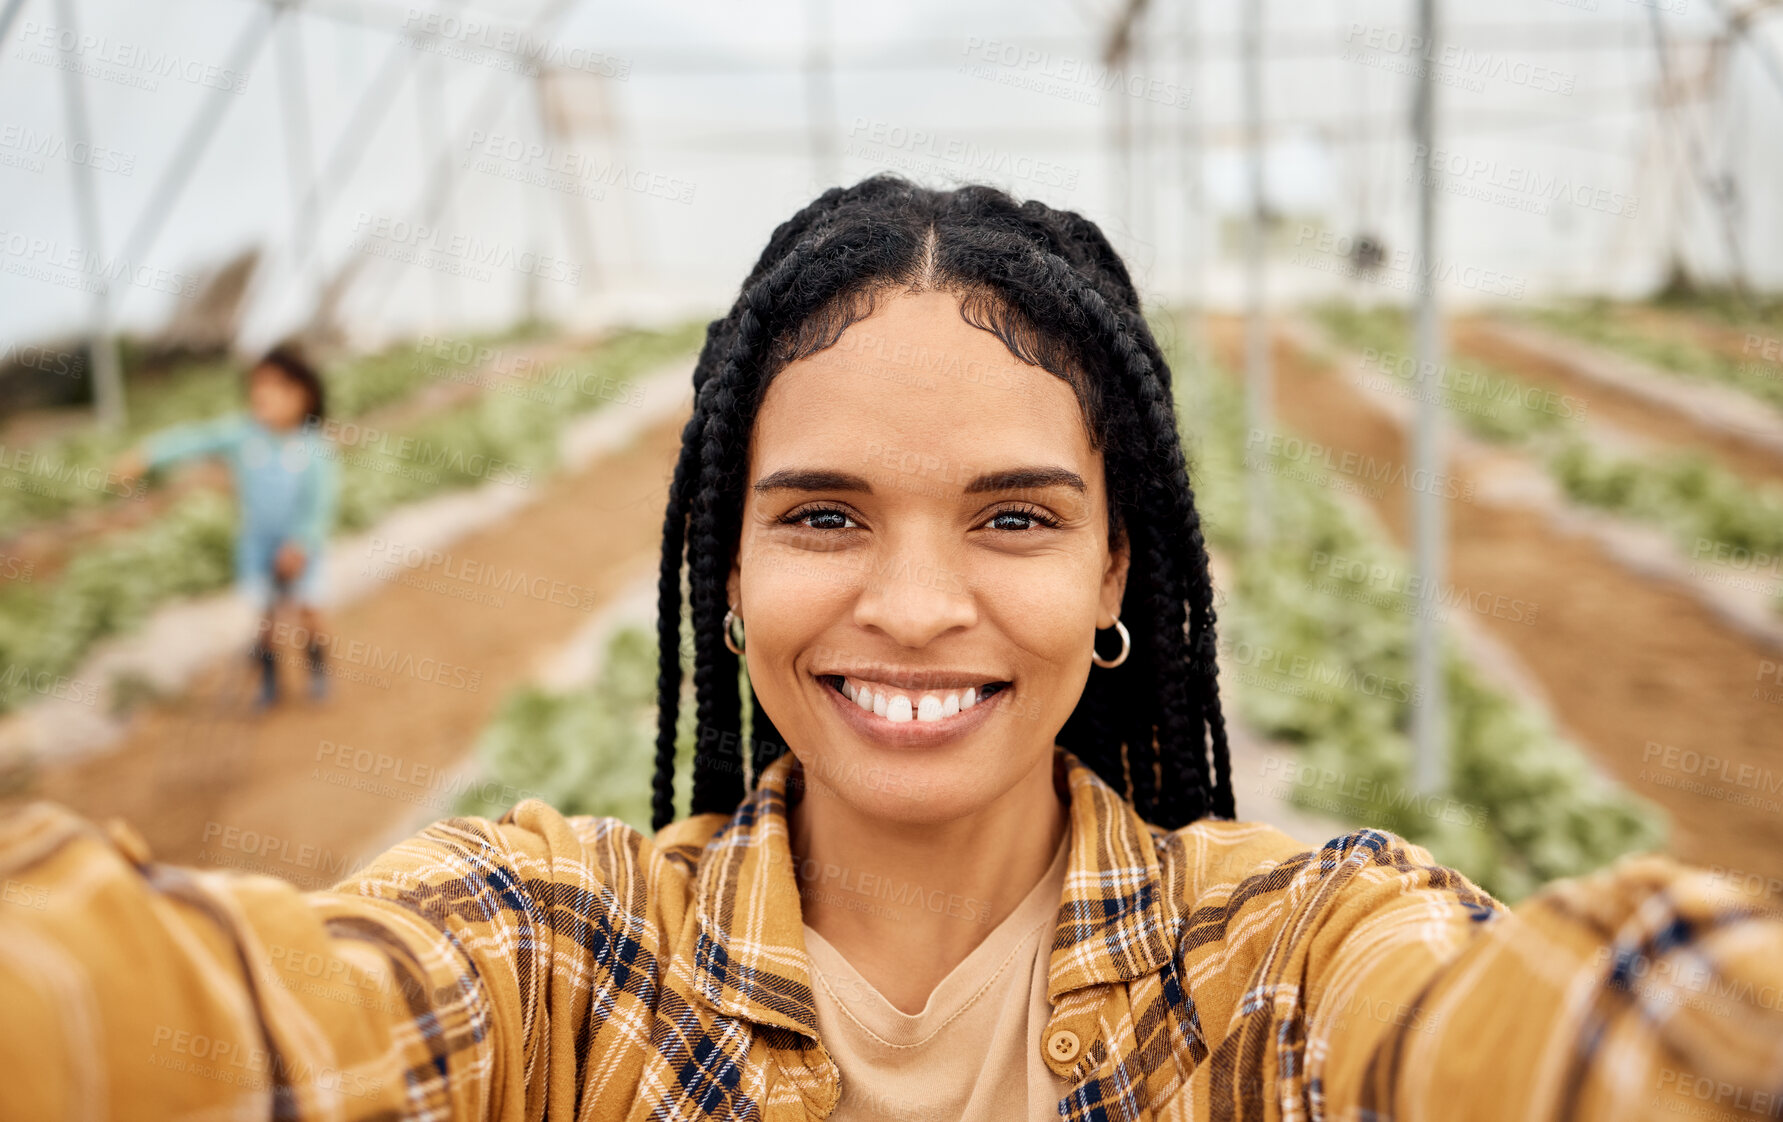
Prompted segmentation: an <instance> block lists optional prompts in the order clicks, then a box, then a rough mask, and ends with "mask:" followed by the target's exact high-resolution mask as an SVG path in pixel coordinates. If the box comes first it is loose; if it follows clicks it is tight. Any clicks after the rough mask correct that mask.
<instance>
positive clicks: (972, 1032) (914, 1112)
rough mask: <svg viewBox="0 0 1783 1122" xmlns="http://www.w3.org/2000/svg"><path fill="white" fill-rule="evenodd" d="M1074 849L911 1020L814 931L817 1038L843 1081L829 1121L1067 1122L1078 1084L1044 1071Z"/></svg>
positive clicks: (809, 943) (808, 937)
mask: <svg viewBox="0 0 1783 1122" xmlns="http://www.w3.org/2000/svg"><path fill="white" fill-rule="evenodd" d="M1068 839H1069V835H1068V834H1067V840H1068ZM1065 852H1066V842H1065V841H1061V842H1060V843H1059V850H1058V852H1057V853H1056V854H1054V855H1053V859H1052V864H1051V865H1050V866H1049V867H1048V868H1047V870H1046V873H1045V875H1043V876H1042V877H1041V878H1040V882H1039V883H1038V884H1036V885H1035V886H1034V888H1033V889H1032V891H1030V892H1029V893H1028V894H1027V896H1025V897H1023V899H1022V901H1021V903H1019V904H1017V905H1016V906H1015V910H1014V911H1013V912H1011V913H1010V914H1009V916H1008V918H1006V919H1004V920H1003V922H1002V923H1000V924H998V925H997V926H996V927H995V928H994V929H993V930H992V931H991V932H990V934H988V935H986V936H985V938H984V941H983V942H982V943H980V944H979V945H978V946H977V947H975V948H973V950H972V953H971V954H968V955H967V956H966V957H965V958H964V959H963V960H962V961H961V962H960V964H959V965H958V966H955V967H954V968H953V970H951V971H950V972H949V973H948V975H947V976H946V977H945V978H943V979H941V981H940V983H939V984H938V985H937V986H936V987H935V991H934V992H933V993H931V994H930V995H929V1000H928V1003H927V1004H926V1005H924V1006H923V1009H922V1012H920V1013H916V1014H914V1015H913V1014H909V1013H905V1012H903V1011H902V1010H900V1009H899V1008H898V1007H897V1006H895V1005H893V1004H892V1003H891V1002H889V1001H887V1000H886V999H885V998H884V997H883V996H881V995H880V993H879V991H878V990H876V989H874V988H873V986H872V984H871V983H869V982H868V981H867V980H866V979H865V978H863V977H861V975H860V974H859V972H857V971H856V970H855V969H854V967H852V966H850V965H849V964H848V960H847V959H845V958H843V957H842V955H841V954H840V953H839V952H838V951H837V950H836V948H835V947H834V946H832V945H831V944H830V943H829V942H828V941H827V940H825V939H824V937H823V936H822V935H819V934H818V933H817V932H816V931H813V930H812V929H811V927H810V926H809V925H807V926H806V927H805V950H806V953H807V954H808V955H809V956H810V959H811V984H812V989H813V991H814V992H815V995H816V1002H817V1028H818V1032H819V1033H820V1034H821V1037H822V1040H823V1045H824V1047H825V1048H826V1049H827V1050H828V1051H829V1053H830V1057H831V1058H832V1059H833V1060H835V1061H836V1066H837V1067H838V1068H840V1070H841V1073H842V1099H841V1101H840V1102H839V1103H838V1104H837V1106H836V1109H835V1111H834V1112H833V1113H831V1114H830V1116H829V1117H830V1122H954V1120H955V1119H962V1118H968V1119H973V1120H974V1122H978V1120H984V1122H998V1120H1002V1119H1014V1120H1020V1122H1026V1120H1029V1119H1057V1118H1058V1116H1059V1111H1058V1104H1059V1100H1060V1099H1062V1098H1064V1097H1065V1095H1066V1094H1068V1093H1069V1092H1070V1090H1071V1084H1070V1083H1068V1082H1067V1081H1065V1080H1062V1079H1060V1078H1058V1077H1057V1076H1055V1075H1054V1074H1053V1073H1052V1069H1051V1068H1049V1067H1047V1066H1046V1060H1045V1059H1044V1056H1043V1052H1042V1041H1041V1039H1040V1038H1041V1034H1042V1033H1044V1032H1045V1031H1046V1023H1047V1021H1048V1020H1049V1019H1050V1018H1051V1016H1052V1004H1051V1003H1050V1002H1048V1001H1047V999H1046V974H1047V961H1048V959H1049V958H1050V957H1051V954H1052V934H1053V927H1054V925H1055V923H1056V922H1057V919H1058V909H1059V897H1060V895H1061V894H1063V892H1064V888H1065Z"/></svg>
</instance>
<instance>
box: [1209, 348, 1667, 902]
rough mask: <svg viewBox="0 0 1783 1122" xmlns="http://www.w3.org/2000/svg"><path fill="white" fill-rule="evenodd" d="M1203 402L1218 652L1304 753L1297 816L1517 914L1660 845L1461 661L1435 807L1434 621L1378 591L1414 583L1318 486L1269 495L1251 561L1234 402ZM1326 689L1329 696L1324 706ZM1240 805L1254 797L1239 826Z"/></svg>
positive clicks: (1529, 715)
mask: <svg viewBox="0 0 1783 1122" xmlns="http://www.w3.org/2000/svg"><path fill="white" fill-rule="evenodd" d="M1191 392H1192V393H1193V395H1194V399H1195V400H1197V401H1198V402H1200V403H1201V408H1200V410H1199V411H1198V413H1197V415H1196V417H1195V418H1194V419H1195V420H1196V422H1197V423H1196V432H1195V434H1194V435H1195V437H1196V438H1197V439H1196V440H1195V446H1196V447H1197V448H1198V449H1199V462H1198V463H1197V464H1196V465H1195V468H1194V470H1195V473H1196V478H1197V486H1196V493H1197V495H1198V496H1199V497H1200V500H1201V502H1202V505H1203V508H1204V512H1205V519H1206V521H1207V524H1208V527H1209V534H1210V537H1211V539H1212V540H1213V542H1214V543H1215V544H1216V545H1217V546H1218V547H1219V548H1220V549H1221V550H1222V551H1224V552H1226V553H1228V554H1229V555H1230V556H1231V558H1232V560H1233V565H1234V568H1233V572H1234V576H1233V578H1232V580H1233V583H1232V587H1231V588H1230V590H1229V591H1230V594H1231V603H1230V604H1229V605H1228V606H1227V608H1226V609H1225V610H1224V611H1222V613H1221V625H1222V628H1223V630H1224V634H1223V636H1222V647H1224V648H1227V651H1228V662H1229V665H1231V664H1234V663H1235V664H1236V666H1237V668H1238V671H1239V672H1238V673H1236V674H1235V675H1233V676H1232V677H1233V678H1234V679H1235V680H1231V681H1228V682H1227V683H1226V688H1227V689H1228V690H1233V691H1234V692H1235V694H1236V700H1237V703H1238V711H1239V713H1240V714H1241V716H1242V717H1243V719H1244V720H1245V721H1246V722H1247V723H1248V724H1250V725H1251V726H1252V727H1253V728H1256V729H1257V730H1258V731H1260V732H1262V733H1263V734H1265V735H1267V736H1269V737H1271V738H1272V739H1275V740H1277V741H1280V742H1283V743H1285V744H1290V745H1295V746H1297V750H1298V756H1297V758H1296V760H1294V761H1293V764H1294V767H1293V769H1292V770H1293V774H1294V776H1295V781H1293V782H1291V783H1289V784H1287V785H1286V788H1287V790H1288V792H1289V793H1290V797H1291V798H1293V800H1294V801H1295V802H1297V803H1299V804H1301V805H1304V806H1307V807H1309V808H1311V809H1316V810H1320V811H1323V812H1325V813H1327V814H1332V815H1334V816H1336V817H1338V818H1340V819H1343V820H1346V821H1349V822H1353V823H1355V824H1357V825H1362V826H1374V827H1380V828H1384V829H1389V830H1392V831H1394V832H1396V833H1398V834H1400V835H1401V836H1404V837H1406V838H1409V839H1410V840H1412V841H1416V842H1419V843H1420V844H1423V845H1426V846H1428V847H1429V848H1430V849H1431V851H1432V853H1433V854H1434V855H1435V856H1436V857H1437V858H1438V859H1439V860H1441V861H1444V862H1445V863H1448V864H1451V865H1453V866H1454V867H1456V868H1459V869H1460V870H1461V871H1462V872H1464V873H1466V874H1467V875H1468V876H1469V877H1471V878H1473V879H1474V880H1475V881H1477V882H1478V883H1480V884H1481V885H1482V886H1483V887H1485V888H1486V889H1487V890H1489V891H1491V892H1492V893H1494V894H1495V895H1497V896H1499V897H1500V898H1501V899H1505V900H1516V899H1519V898H1521V897H1522V896H1524V895H1526V894H1527V893H1529V892H1530V891H1532V890H1534V889H1535V888H1537V887H1539V886H1540V885H1541V884H1543V883H1544V882H1546V881H1548V880H1551V879H1554V878H1556V877H1563V876H1573V875H1577V874H1580V873H1584V872H1588V871H1590V870H1592V869H1595V868H1598V867H1600V866H1602V865H1604V864H1607V863H1609V862H1610V861H1612V860H1614V859H1615V858H1617V857H1619V856H1621V855H1622V854H1624V853H1629V852H1635V851H1641V850H1646V849H1651V848H1653V847H1655V846H1657V845H1659V844H1660V843H1661V841H1662V839H1663V836H1664V827H1663V819H1662V818H1661V817H1660V815H1659V813H1658V812H1657V811H1656V810H1654V809H1653V808H1652V807H1651V806H1649V805H1648V804H1646V803H1644V802H1642V801H1640V800H1638V799H1636V798H1634V797H1633V796H1631V795H1629V794H1628V793H1627V792H1625V791H1623V790H1622V789H1620V788H1619V787H1617V786H1615V785H1614V784H1612V783H1610V782H1609V781H1607V780H1604V779H1602V778H1600V777H1599V776H1598V775H1597V774H1596V773H1595V772H1593V771H1592V769H1591V768H1590V767H1589V765H1588V764H1587V763H1586V762H1585V758H1584V757H1583V755H1582V754H1581V753H1580V752H1579V750H1578V749H1577V748H1576V747H1575V746H1573V745H1572V744H1570V743H1568V742H1566V741H1565V740H1564V739H1563V738H1561V737H1560V736H1559V735H1558V734H1557V733H1556V732H1555V731H1554V730H1553V729H1552V728H1551V727H1550V726H1549V725H1548V724H1547V723H1546V722H1545V721H1543V720H1542V719H1541V718H1539V717H1538V716H1537V715H1536V714H1535V713H1534V712H1533V711H1531V710H1529V709H1527V708H1526V707H1524V706H1522V705H1519V704H1518V703H1517V702H1516V701H1515V700H1514V699H1512V698H1509V697H1506V696H1505V695H1503V694H1502V693H1500V692H1498V691H1497V690H1494V689H1492V688H1490V687H1489V686H1487V685H1485V684H1484V683H1483V682H1482V681H1481V680H1480V678H1479V676H1478V673H1477V672H1476V671H1475V670H1474V669H1473V668H1472V667H1471V666H1470V665H1468V664H1467V662H1466V661H1465V660H1464V659H1462V658H1460V657H1459V656H1458V655H1456V654H1455V653H1454V652H1453V651H1451V652H1449V653H1448V654H1447V656H1446V657H1445V659H1444V680H1445V684H1446V689H1447V694H1448V699H1449V705H1448V709H1449V712H1448V720H1449V744H1450V746H1451V747H1450V751H1451V759H1450V779H1449V788H1448V791H1447V792H1446V794H1445V795H1443V796H1442V797H1441V798H1437V799H1432V798H1429V797H1426V796H1423V795H1421V794H1420V793H1418V792H1417V791H1416V790H1415V788H1414V784H1413V780H1412V774H1411V762H1412V752H1411V746H1410V742H1409V739H1408V736H1407V729H1408V727H1409V721H1410V716H1411V702H1412V700H1413V697H1414V696H1415V687H1413V686H1412V684H1411V678H1412V667H1411V652H1410V647H1409V639H1410V632H1411V621H1412V619H1413V613H1414V612H1416V611H1418V610H1422V609H1427V608H1428V607H1430V605H1428V604H1421V603H1420V602H1419V600H1418V598H1417V597H1415V596H1412V595H1410V594H1408V593H1406V592H1404V591H1400V590H1398V586H1397V585H1393V584H1388V585H1386V586H1383V585H1382V584H1381V582H1379V581H1378V580H1376V579H1374V577H1375V575H1376V574H1379V573H1381V572H1387V573H1403V572H1404V571H1405V562H1404V560H1403V559H1402V558H1400V557H1399V556H1398V555H1397V553H1396V551H1395V550H1393V549H1392V548H1391V547H1389V546H1388V545H1387V544H1385V543H1384V542H1382V541H1380V540H1378V539H1377V538H1375V537H1374V536H1372V535H1371V534H1369V533H1368V532H1365V531H1364V530H1363V529H1362V527H1361V524H1360V522H1359V521H1358V519H1357V517H1356V516H1355V515H1353V514H1351V512H1350V511H1349V510H1348V509H1347V508H1345V507H1344V506H1343V505H1341V504H1340V502H1339V501H1338V499H1337V498H1336V493H1335V492H1334V491H1333V489H1332V488H1331V487H1330V486H1328V482H1329V481H1328V479H1326V478H1325V476H1326V474H1327V473H1325V472H1323V471H1310V472H1307V473H1295V474H1293V475H1285V474H1284V475H1275V476H1269V477H1267V478H1268V479H1269V487H1270V492H1269V501H1270V504H1271V508H1270V509H1271V526H1272V527H1273V531H1272V534H1271V537H1270V539H1269V544H1268V546H1267V547H1264V548H1252V547H1249V546H1248V545H1247V543H1246V540H1245V537H1244V535H1243V534H1241V533H1239V532H1238V530H1239V528H1241V527H1243V526H1244V525H1245V514H1246V507H1245V504H1246V501H1247V495H1246V489H1245V486H1244V475H1243V465H1242V457H1243V439H1244V431H1245V430H1244V419H1243V413H1242V410H1243V407H1242V401H1241V398H1240V395H1239V392H1238V389H1237V387H1236V386H1235V385H1234V384H1233V383H1232V382H1231V381H1230V379H1228V378H1225V377H1220V376H1209V377H1206V378H1204V379H1203V380H1202V382H1201V384H1199V385H1197V386H1195V387H1193V390H1192V391H1191V389H1190V388H1188V387H1184V388H1183V389H1182V390H1180V391H1179V394H1178V397H1179V400H1182V399H1186V398H1187V397H1188V396H1189V395H1190V394H1191ZM1321 558H1324V559H1330V558H1344V559H1345V560H1346V561H1347V562H1349V563H1348V564H1344V565H1332V564H1321V563H1320V559H1321ZM1259 650H1268V651H1271V652H1274V654H1273V657H1272V659H1271V664H1272V665H1274V666H1292V667H1301V668H1308V667H1310V668H1312V670H1311V671H1310V672H1309V671H1305V670H1303V671H1302V672H1301V673H1299V674H1297V675H1296V674H1271V673H1266V672H1264V670H1263V669H1262V668H1260V667H1258V666H1257V665H1254V664H1253V665H1248V666H1247V665H1245V659H1244V658H1242V657H1241V658H1238V659H1233V657H1232V656H1233V655H1234V654H1235V653H1248V652H1256V651H1259ZM1309 680H1310V681H1312V682H1314V683H1315V688H1308V682H1309ZM1321 680H1323V681H1328V682H1331V683H1334V685H1331V686H1328V687H1325V688H1316V682H1318V681H1321ZM1279 774H1280V772H1279V771H1278V772H1277V775H1278V776H1279ZM1308 777H1311V781H1308V782H1302V781H1301V780H1306V779H1308ZM1240 778H1241V779H1242V777H1240ZM1327 780H1329V781H1327ZM1245 793H1246V787H1245V785H1243V784H1242V783H1241V785H1240V786H1239V787H1238V789H1237V794H1238V797H1239V810H1240V813H1243V809H1244V797H1245Z"/></svg>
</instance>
